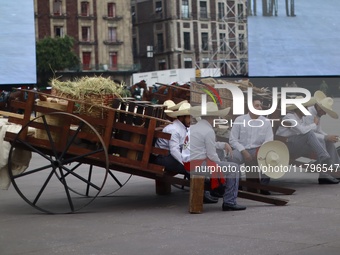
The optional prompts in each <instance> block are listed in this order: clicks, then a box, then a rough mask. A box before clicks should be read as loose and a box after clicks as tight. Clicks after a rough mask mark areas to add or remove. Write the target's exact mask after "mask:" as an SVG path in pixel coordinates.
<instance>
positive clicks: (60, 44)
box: [36, 36, 79, 75]
mask: <svg viewBox="0 0 340 255" xmlns="http://www.w3.org/2000/svg"><path fill="white" fill-rule="evenodd" d="M73 43H74V41H73V38H72V37H69V36H65V37H56V38H51V37H45V38H44V39H42V40H40V41H38V42H37V46H36V52H37V53H36V54H37V71H38V74H42V75H46V74H48V73H53V72H55V71H58V70H63V69H65V68H73V67H76V66H78V65H79V58H78V56H77V55H76V54H75V52H74V51H73Z"/></svg>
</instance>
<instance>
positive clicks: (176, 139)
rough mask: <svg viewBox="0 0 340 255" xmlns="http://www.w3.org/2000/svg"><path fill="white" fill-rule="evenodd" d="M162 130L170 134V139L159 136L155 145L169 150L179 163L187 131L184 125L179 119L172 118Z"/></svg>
mask: <svg viewBox="0 0 340 255" xmlns="http://www.w3.org/2000/svg"><path fill="white" fill-rule="evenodd" d="M163 132H165V133H169V134H171V139H170V140H167V139H163V138H159V139H157V141H156V144H155V146H156V147H158V148H161V149H166V150H169V151H170V154H171V155H172V156H173V157H174V158H175V159H176V160H177V161H178V162H180V163H181V164H183V162H182V155H181V153H182V148H183V143H184V139H185V136H186V133H187V129H186V127H185V126H184V125H183V123H182V122H180V121H179V120H177V119H176V120H174V122H173V123H172V124H169V125H167V126H166V127H165V128H164V129H163Z"/></svg>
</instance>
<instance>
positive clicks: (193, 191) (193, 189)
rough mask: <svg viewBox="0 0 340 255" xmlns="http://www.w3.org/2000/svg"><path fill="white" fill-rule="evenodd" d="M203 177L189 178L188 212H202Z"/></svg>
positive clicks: (192, 176)
mask: <svg viewBox="0 0 340 255" xmlns="http://www.w3.org/2000/svg"><path fill="white" fill-rule="evenodd" d="M203 194H204V176H199V175H191V176H190V195H189V212H190V213H202V212H203Z"/></svg>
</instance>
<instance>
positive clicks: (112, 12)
mask: <svg viewBox="0 0 340 255" xmlns="http://www.w3.org/2000/svg"><path fill="white" fill-rule="evenodd" d="M107 16H108V17H111V18H114V17H116V4H115V3H108V4H107Z"/></svg>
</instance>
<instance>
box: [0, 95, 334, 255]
mask: <svg viewBox="0 0 340 255" xmlns="http://www.w3.org/2000/svg"><path fill="white" fill-rule="evenodd" d="M334 109H336V111H337V112H340V99H336V101H335V107H334ZM323 121H324V124H325V128H324V129H325V131H327V132H330V133H335V134H339V133H340V132H339V131H338V130H339V126H340V125H339V124H340V123H339V120H333V119H330V118H329V117H325V119H324V120H323ZM34 163H35V164H39V162H36V161H34ZM317 177H318V175H317V174H315V173H297V174H295V175H294V176H292V174H289V175H286V176H284V178H282V179H279V180H276V181H273V182H272V184H278V185H281V186H285V187H291V188H295V189H296V190H297V191H296V193H295V194H294V195H291V196H282V195H280V196H279V197H282V198H286V199H289V204H288V205H286V206H283V207H276V206H273V205H267V204H263V203H258V202H255V201H250V200H245V199H238V202H239V203H240V204H244V205H246V206H247V210H246V211H242V212H222V211H221V201H220V202H219V203H218V204H214V205H205V206H204V213H203V214H199V215H198V214H197V215H192V214H189V213H188V199H189V193H188V192H187V191H182V190H179V189H175V188H173V192H172V194H171V195H169V196H157V195H155V190H154V182H153V181H152V180H148V179H144V178H139V177H135V176H134V177H132V178H131V180H130V181H129V182H128V183H127V184H126V185H125V186H124V187H123V188H122V189H120V190H119V191H118V192H116V193H115V194H114V196H112V197H106V198H97V199H96V200H95V201H94V202H93V203H92V204H90V205H89V206H88V207H86V208H84V209H83V210H82V211H80V212H79V213H77V214H66V215H65V214H64V215H46V214H43V213H40V212H39V211H36V210H35V209H33V208H32V207H30V206H29V205H27V204H26V203H25V202H24V201H23V200H22V199H21V198H20V197H19V195H18V194H17V193H16V191H15V190H14V189H13V187H10V189H9V190H8V191H3V190H1V191H0V205H1V206H0V229H1V231H0V254H1V255H17V254H25V255H27V254H32V255H46V254H63V255H68V254H85V255H87V254H88V255H90V254H91V255H92V254H93V255H94V254H95V255H108V254H124V255H125V254H128V255H134V254H148V255H150V254H155V255H158V254H172V255H176V254H178V255H183V254H221V255H225V254H228V255H240V254H245V255H248V254H249V255H254V254H258V255H276V254H280V255H281V254H282V255H283V254H285V255H319V254H327V255H333V254H334V255H338V254H339V249H340V244H339V240H340V232H339V231H338V229H339V227H338V224H339V223H340V214H339V210H340V185H319V184H317ZM29 185H41V182H39V181H37V180H36V181H31V182H30V183H27V186H29ZM56 196H57V194H55V195H51V202H52V201H53V199H54V198H56Z"/></svg>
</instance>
